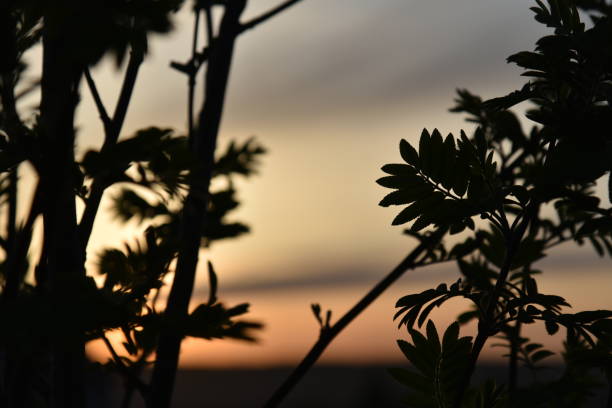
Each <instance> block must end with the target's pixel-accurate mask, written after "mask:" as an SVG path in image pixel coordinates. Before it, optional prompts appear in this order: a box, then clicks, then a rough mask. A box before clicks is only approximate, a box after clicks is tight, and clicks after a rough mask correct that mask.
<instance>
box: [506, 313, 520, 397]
mask: <svg viewBox="0 0 612 408" xmlns="http://www.w3.org/2000/svg"><path fill="white" fill-rule="evenodd" d="M520 339H521V322H519V321H517V322H516V324H515V325H514V327H512V328H511V332H510V361H509V364H508V394H509V396H510V402H512V401H514V398H515V397H516V384H517V378H518V352H519V347H520V346H521V345H520Z"/></svg>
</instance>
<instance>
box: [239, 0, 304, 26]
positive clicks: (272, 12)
mask: <svg viewBox="0 0 612 408" xmlns="http://www.w3.org/2000/svg"><path fill="white" fill-rule="evenodd" d="M298 2H300V0H288V1H286V2H284V3H282V4H280V5H278V6H277V7H275V8H273V9H271V10H270V11H268V12H266V13H264V14H262V15H260V16H259V17H255V18H254V19H252V20H251V21H248V22H246V23H243V24H241V25H240V29H239V32H238V34H242V33H243V32H245V31H247V30H250V29H252V28H255V27H256V26H257V25H259V24H261V23H263V22H264V21H267V20H269V19H270V18H272V17H274V16H275V15H277V14H279V13H281V12H282V11H284V10H286V9H288V8H289V7H291V6H293V5H294V4H296V3H298Z"/></svg>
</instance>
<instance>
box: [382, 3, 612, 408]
mask: <svg viewBox="0 0 612 408" xmlns="http://www.w3.org/2000/svg"><path fill="white" fill-rule="evenodd" d="M536 2H537V6H535V7H532V10H533V11H534V13H535V18H536V20H537V21H538V22H540V23H542V24H545V25H546V26H548V27H551V28H553V29H554V33H553V34H551V35H548V36H545V37H543V38H541V39H540V40H539V41H538V42H537V43H536V49H535V51H533V52H527V51H524V52H519V53H517V54H514V55H512V56H510V57H509V58H508V62H510V63H514V64H517V65H518V66H519V67H521V68H523V69H524V70H525V72H524V73H523V76H526V77H529V78H530V82H528V83H527V84H525V86H523V87H522V88H521V89H520V90H518V91H514V92H511V93H510V94H508V95H506V96H503V97H499V98H493V99H490V100H487V101H482V99H481V98H480V97H478V96H476V95H473V94H471V93H470V92H468V91H466V90H459V91H458V97H457V100H456V106H455V107H453V108H452V109H451V111H453V112H459V113H465V114H467V115H468V118H467V120H468V121H469V122H473V123H475V124H476V125H477V128H476V130H475V131H474V132H473V133H472V135H471V136H467V134H466V133H464V132H463V131H461V136H460V138H458V139H456V138H455V137H453V135H451V134H449V135H448V136H447V137H446V138H443V137H442V135H441V134H440V133H439V132H438V131H437V130H434V131H433V132H428V131H427V130H424V131H423V133H422V135H421V138H420V141H419V145H418V150H417V149H416V148H414V147H412V146H411V145H410V144H409V143H408V142H406V141H405V140H402V141H401V143H400V153H401V157H402V159H403V161H404V163H401V164H389V165H386V166H383V168H382V170H383V171H384V172H385V173H388V174H390V176H386V177H383V178H381V179H379V180H378V183H379V184H380V185H382V186H384V187H387V188H391V189H394V191H393V192H392V193H390V194H388V195H387V196H386V197H385V198H384V199H383V200H382V201H381V205H382V206H389V205H400V206H405V205H408V204H409V206H407V207H405V208H403V209H402V210H401V211H400V213H399V214H398V215H397V216H396V218H395V219H394V220H393V224H394V225H403V224H406V223H408V222H412V224H411V225H410V229H409V230H407V231H406V232H407V233H408V234H409V235H411V236H417V237H419V236H421V234H422V233H420V232H419V231H421V230H423V229H424V228H426V227H428V226H432V225H433V226H434V227H435V228H437V229H439V230H448V231H449V233H450V234H453V233H460V232H463V233H464V236H463V241H462V242H460V243H459V244H456V245H455V246H454V247H453V248H452V249H448V250H446V249H444V247H443V245H442V246H439V247H438V249H437V255H436V256H434V257H431V258H430V259H429V260H428V261H427V262H425V263H424V264H427V263H432V262H440V261H456V262H457V266H458V270H459V272H460V273H461V278H460V279H459V280H458V281H457V282H455V283H453V284H452V285H451V286H450V287H447V285H446V284H440V285H439V286H438V287H437V288H436V289H429V290H426V291H424V292H422V293H419V294H410V295H407V296H404V297H402V298H401V299H399V300H398V302H397V305H396V307H397V308H398V309H399V310H398V312H397V313H396V315H395V318H400V320H399V324H400V326H406V327H407V329H408V332H409V334H410V336H411V338H412V342H411V343H408V342H404V341H400V348H401V349H402V351H403V352H404V354H405V355H406V357H407V358H408V360H409V361H410V362H411V363H412V364H413V366H414V367H415V368H416V369H417V370H418V372H419V373H415V372H413V371H406V370H399V369H398V370H395V369H394V370H392V374H393V375H394V377H396V378H397V379H398V380H400V381H401V382H402V383H404V384H406V385H407V386H409V387H410V388H412V389H413V390H414V393H413V394H411V396H409V399H408V405H409V406H415V407H417V406H419V407H420V406H423V407H426V406H432V407H433V406H436V407H449V406H453V407H456V408H459V407H472V406H487V407H493V406H498V407H502V406H508V405H509V406H522V407H553V406H554V407H570V406H571V407H575V406H583V405H584V404H585V401H586V399H587V398H588V397H589V396H590V395H591V393H592V391H593V389H594V388H595V387H597V386H599V385H600V384H598V383H597V382H596V381H594V380H593V378H592V377H590V374H589V373H590V372H591V369H592V368H600V369H602V370H603V373H604V374H605V376H606V377H607V378H608V382H610V381H609V379H610V378H611V377H610V366H609V361H608V360H610V356H611V355H612V354H611V351H612V349H611V347H612V343H611V342H610V340H611V339H612V337H611V335H612V311H608V310H594V311H582V312H571V311H569V310H568V309H569V308H570V305H569V304H568V303H567V302H566V301H565V300H564V299H563V298H562V297H560V296H556V295H553V294H544V293H541V292H540V291H539V289H538V286H537V276H538V274H540V273H541V271H539V270H537V269H535V264H536V263H537V261H538V260H540V259H541V258H543V257H545V256H546V255H547V252H548V250H549V249H550V248H552V247H554V246H556V245H559V244H562V243H565V242H569V241H574V242H576V243H578V244H579V245H583V244H585V243H589V244H590V245H591V246H592V247H593V248H594V250H595V251H596V253H597V254H598V255H599V256H608V257H609V256H612V235H611V232H612V231H611V229H610V223H611V222H612V212H611V209H610V208H609V206H607V205H603V204H602V202H601V200H600V198H599V197H597V196H596V195H595V189H594V187H595V183H596V181H597V180H598V179H600V178H601V177H602V176H603V175H604V174H605V173H608V172H609V171H610V169H611V168H612V165H611V164H612V138H611V137H610V135H611V134H612V121H611V119H612V105H611V102H612V100H611V99H610V95H612V93H611V92H610V91H611V89H612V88H610V81H611V80H612V41H611V39H612V23H611V21H610V18H611V17H612V15H610V7H609V6H608V5H606V3H605V2H603V1H598V2H576V3H574V2H572V1H570V0H548V1H547V3H548V4H544V3H543V2H541V1H539V0H536ZM578 6H580V7H583V8H584V9H585V10H594V11H596V12H597V13H595V14H594V15H592V16H591V19H592V23H591V24H589V25H588V27H587V24H585V23H583V22H582V21H581V18H580V14H579V12H578V8H577V7H578ZM522 102H529V103H530V105H529V107H528V109H527V112H526V114H525V116H526V118H527V119H529V120H531V121H533V122H535V125H534V126H533V127H532V128H531V129H530V131H529V132H528V133H526V132H524V131H523V130H522V125H521V121H520V120H519V118H518V116H517V114H515V113H513V112H512V111H510V110H509V109H510V108H512V107H514V106H515V105H517V104H519V103H522ZM608 177H609V176H608ZM609 190H610V192H611V194H610V196H612V184H610V185H609ZM545 207H546V208H545ZM477 215H479V216H480V218H481V219H483V220H486V221H487V223H476V222H475V221H474V217H475V216H477ZM487 224H488V225H487ZM466 227H467V228H469V230H467V232H466V230H465V228H466ZM457 296H459V297H464V298H467V299H469V300H470V301H471V303H472V305H473V307H472V308H471V309H470V310H469V311H467V312H465V313H463V314H461V316H459V318H458V320H459V322H461V323H466V322H468V321H471V320H476V321H477V323H478V324H477V334H476V337H475V338H474V339H473V341H472V340H470V338H467V337H463V338H461V339H460V340H458V341H459V342H460V343H461V344H462V347H461V348H460V349H457V350H455V351H452V352H449V353H446V350H447V348H448V347H449V346H445V344H446V343H445V342H444V341H443V342H442V346H440V342H439V340H438V334H437V330H436V327H435V325H434V324H433V322H431V321H429V322H428V324H427V330H426V331H427V337H425V336H423V335H422V334H420V333H419V332H418V331H416V330H415V329H414V328H413V327H414V326H415V325H418V326H419V327H420V326H421V325H422V324H423V323H424V322H425V321H426V320H427V317H428V315H429V313H430V312H431V311H432V310H433V309H434V308H437V307H441V306H442V305H443V304H444V302H445V301H447V300H448V299H450V298H453V297H457ZM538 321H539V322H541V323H543V326H544V328H545V329H546V331H547V332H548V333H549V334H551V335H552V334H555V333H556V332H557V331H559V329H563V330H564V331H565V332H566V337H567V341H566V343H565V350H566V351H565V354H564V361H565V363H566V369H565V373H564V374H563V376H562V377H561V378H559V379H558V380H555V381H553V382H550V383H541V382H534V384H533V385H532V386H529V387H527V388H524V387H523V388H520V389H519V388H518V387H517V381H516V376H517V365H518V363H519V362H521V363H523V364H524V365H525V366H526V367H527V368H529V369H531V370H532V371H534V372H535V371H536V370H537V369H538V368H539V367H540V365H539V363H540V362H541V361H542V360H544V359H545V358H547V357H549V356H551V355H552V354H553V353H552V352H551V351H549V350H546V349H544V348H543V346H542V345H541V344H537V343H533V342H530V341H529V339H528V338H526V337H524V336H523V335H522V328H523V326H524V325H526V324H532V323H535V322H538ZM458 331H459V328H458V326H457V323H454V324H453V325H451V326H450V327H449V328H448V329H447V331H446V333H449V332H450V333H451V334H449V335H448V336H449V338H452V339H457V338H458ZM446 337H447V336H446V335H445V338H446ZM491 337H497V338H498V339H500V340H501V341H502V343H501V344H500V345H501V346H503V347H506V348H507V349H508V353H507V354H506V357H508V362H509V381H508V387H509V388H508V391H507V392H506V391H504V390H503V389H499V388H497V387H495V386H494V385H486V386H484V388H483V389H484V390H489V391H487V392H488V394H487V395H488V396H486V397H483V396H482V395H480V396H478V397H476V398H475V399H474V394H473V391H470V390H471V389H470V378H471V376H472V373H473V371H474V368H475V365H476V363H477V361H478V357H479V355H480V352H481V350H482V348H483V347H484V345H485V343H486V342H487V340H488V339H489V338H491ZM455 341H457V340H455ZM447 367H455V371H452V370H451V369H450V368H447ZM505 395H507V396H508V397H509V399H508V401H505ZM485 400H487V401H488V402H486V403H484V405H482V404H483V402H482V401H485ZM476 401H480V402H476ZM474 404H476V405H474ZM478 404H480V405H478Z"/></svg>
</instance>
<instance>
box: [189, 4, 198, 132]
mask: <svg viewBox="0 0 612 408" xmlns="http://www.w3.org/2000/svg"><path fill="white" fill-rule="evenodd" d="M200 13H201V11H200V10H199V9H196V10H195V21H194V28H193V41H192V44H191V61H194V59H195V55H196V50H197V49H198V34H199V31H200ZM196 74H197V70H196V69H194V67H192V69H190V70H189V80H188V87H189V89H188V93H187V126H188V129H187V130H188V134H189V140H191V139H192V138H193V100H194V96H195V84H196Z"/></svg>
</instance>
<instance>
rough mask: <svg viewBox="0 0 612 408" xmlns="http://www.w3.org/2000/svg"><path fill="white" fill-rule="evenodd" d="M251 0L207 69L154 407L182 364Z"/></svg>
mask: <svg viewBox="0 0 612 408" xmlns="http://www.w3.org/2000/svg"><path fill="white" fill-rule="evenodd" d="M245 6H246V0H234V1H231V2H227V3H226V5H225V12H224V14H223V18H222V20H221V25H220V27H219V34H218V36H217V39H216V40H215V41H214V44H213V46H212V48H211V50H210V56H209V59H208V65H207V70H206V73H205V79H204V82H205V91H204V105H203V107H202V110H201V112H200V116H199V120H198V127H197V129H196V130H195V132H194V135H193V136H194V137H193V140H192V141H191V143H190V144H191V147H192V150H193V152H194V156H195V157H196V158H197V159H198V161H199V165H198V166H197V167H196V168H194V169H193V170H192V171H191V174H190V182H189V193H188V195H187V198H186V200H185V204H184V207H183V212H182V218H181V229H180V238H179V242H180V247H179V255H178V261H177V266H176V271H175V274H174V280H173V282H172V288H171V290H170V295H169V297H168V303H167V306H166V311H165V315H164V317H165V321H166V327H165V329H163V330H162V332H161V334H160V338H159V343H158V347H157V358H156V361H155V367H154V369H153V377H152V379H151V394H150V397H149V401H148V404H149V406H150V407H151V408H168V407H169V406H170V402H171V399H172V390H173V388H174V380H175V375H176V370H177V366H178V357H179V352H180V348H181V341H182V337H183V336H182V334H181V333H180V328H179V331H177V328H178V327H177V323H178V322H180V321H181V320H182V319H184V318H185V316H187V313H188V307H189V301H190V299H191V293H192V291H193V285H194V280H195V272H196V266H197V264H198V253H199V249H200V242H201V236H202V226H203V225H205V222H206V209H207V208H208V187H209V184H210V179H211V175H212V170H213V166H214V154H215V149H216V145H217V135H218V132H219V126H220V123H221V118H222V115H223V107H224V101H225V93H226V89H227V83H228V79H229V73H230V67H231V63H232V56H233V52H234V43H235V40H236V35H237V34H238V29H239V27H240V22H239V19H240V15H241V14H242V12H243V11H244V8H245Z"/></svg>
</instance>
